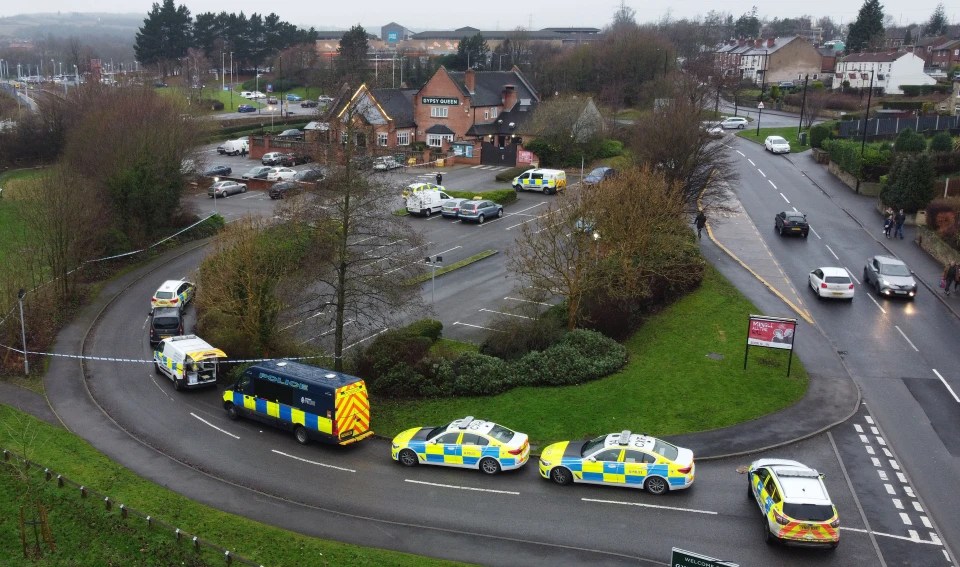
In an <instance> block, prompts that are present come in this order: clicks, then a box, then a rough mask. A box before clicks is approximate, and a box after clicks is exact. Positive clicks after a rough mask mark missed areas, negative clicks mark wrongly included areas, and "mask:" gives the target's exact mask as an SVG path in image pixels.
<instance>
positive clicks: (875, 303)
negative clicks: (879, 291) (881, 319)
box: [867, 293, 887, 313]
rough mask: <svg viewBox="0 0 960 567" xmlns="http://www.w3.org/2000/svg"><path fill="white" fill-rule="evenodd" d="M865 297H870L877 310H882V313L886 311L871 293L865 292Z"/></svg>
mask: <svg viewBox="0 0 960 567" xmlns="http://www.w3.org/2000/svg"><path fill="white" fill-rule="evenodd" d="M867 297H869V298H870V301H872V302H873V304H874V305H876V306H877V309H879V310H880V311H882V312H883V313H886V312H887V310H886V309H884V308H883V307H882V306H881V305H880V304H879V303H877V300H876V299H874V298H873V296H872V295H870V294H869V293H868V294H867Z"/></svg>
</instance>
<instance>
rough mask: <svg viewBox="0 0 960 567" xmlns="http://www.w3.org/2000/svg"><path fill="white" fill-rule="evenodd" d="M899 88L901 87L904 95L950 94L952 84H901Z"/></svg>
mask: <svg viewBox="0 0 960 567" xmlns="http://www.w3.org/2000/svg"><path fill="white" fill-rule="evenodd" d="M900 88H901V89H903V94H904V95H905V96H919V95H928V94H933V93H938V94H950V90H951V89H952V88H953V85H941V84H936V85H902V86H901V87H900Z"/></svg>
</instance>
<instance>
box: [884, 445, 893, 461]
mask: <svg viewBox="0 0 960 567" xmlns="http://www.w3.org/2000/svg"><path fill="white" fill-rule="evenodd" d="M883 454H884V455H886V456H887V457H889V458H891V459H892V458H893V453H891V452H890V449H887V448H886V447H883Z"/></svg>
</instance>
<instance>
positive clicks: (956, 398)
mask: <svg viewBox="0 0 960 567" xmlns="http://www.w3.org/2000/svg"><path fill="white" fill-rule="evenodd" d="M933 373H934V374H936V375H937V378H939V379H940V381H941V382H943V385H944V386H946V387H947V391H948V392H950V395H951V396H953V399H954V400H956V401H957V403H958V404H960V398H958V397H957V393H956V392H954V391H953V388H951V387H950V384H947V381H946V380H944V379H943V376H941V375H940V373H939V372H937V369H936V368H934V369H933Z"/></svg>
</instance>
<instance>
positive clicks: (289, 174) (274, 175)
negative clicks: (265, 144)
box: [267, 167, 297, 181]
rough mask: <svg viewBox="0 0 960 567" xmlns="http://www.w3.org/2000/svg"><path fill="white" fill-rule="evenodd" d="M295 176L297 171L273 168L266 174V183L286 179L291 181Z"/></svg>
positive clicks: (286, 168)
mask: <svg viewBox="0 0 960 567" xmlns="http://www.w3.org/2000/svg"><path fill="white" fill-rule="evenodd" d="M296 174H297V170H295V169H291V168H289V167H275V168H273V170H272V171H271V172H270V173H268V174H267V181H285V180H287V179H293V176H294V175H296Z"/></svg>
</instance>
